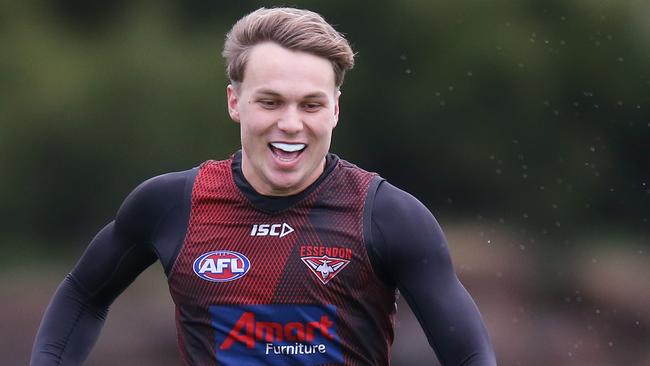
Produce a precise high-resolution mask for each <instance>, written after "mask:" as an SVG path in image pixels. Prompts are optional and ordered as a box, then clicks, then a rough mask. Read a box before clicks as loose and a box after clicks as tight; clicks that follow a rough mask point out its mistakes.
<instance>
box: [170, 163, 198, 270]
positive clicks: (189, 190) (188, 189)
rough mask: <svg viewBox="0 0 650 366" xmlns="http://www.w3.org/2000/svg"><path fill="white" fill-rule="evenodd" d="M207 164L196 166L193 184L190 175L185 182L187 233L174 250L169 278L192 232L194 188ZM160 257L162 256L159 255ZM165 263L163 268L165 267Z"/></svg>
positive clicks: (184, 200) (184, 198)
mask: <svg viewBox="0 0 650 366" xmlns="http://www.w3.org/2000/svg"><path fill="white" fill-rule="evenodd" d="M206 164H207V162H203V163H202V164H201V165H200V166H199V167H197V168H196V173H195V174H193V175H192V179H193V181H192V184H189V177H186V178H185V179H186V181H185V184H184V185H183V202H184V203H186V204H187V205H188V206H189V207H188V215H187V228H186V229H185V235H184V236H183V240H182V241H181V244H180V245H179V246H178V248H177V250H175V251H174V254H173V257H174V260H173V262H172V263H171V264H170V267H169V272H168V273H167V280H168V281H169V279H171V277H172V275H173V273H174V270H175V269H176V263H177V262H178V256H179V254H180V253H181V251H182V250H183V247H184V246H185V242H186V240H187V236H188V235H189V233H190V224H191V223H192V216H193V213H192V207H193V206H194V202H193V201H192V198H193V194H194V188H195V187H196V185H197V184H198V179H199V176H200V174H201V171H202V169H203V167H204V166H205V165H206ZM159 258H160V257H159ZM164 267H165V266H164V265H163V269H164Z"/></svg>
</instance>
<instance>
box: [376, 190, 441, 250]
mask: <svg viewBox="0 0 650 366" xmlns="http://www.w3.org/2000/svg"><path fill="white" fill-rule="evenodd" d="M372 222H373V224H375V225H377V227H378V229H379V230H381V231H382V233H383V235H384V236H385V239H387V240H389V239H394V240H398V239H399V240H400V241H401V240H404V239H405V238H415V237H418V236H426V237H427V238H429V239H430V240H434V241H435V242H438V243H443V242H445V238H444V235H443V233H442V229H441V228H440V225H439V224H438V221H437V220H436V218H435V217H434V216H433V214H432V213H431V211H430V210H429V209H428V208H427V207H426V206H425V205H424V204H423V203H422V202H420V200H418V199H417V198H415V197H414V196H413V195H412V194H410V193H408V192H406V191H404V190H402V189H399V188H397V187H395V186H394V185H392V184H390V183H388V182H387V181H382V182H381V183H380V184H379V187H378V188H377V192H376V194H375V199H374V204H373V209H372Z"/></svg>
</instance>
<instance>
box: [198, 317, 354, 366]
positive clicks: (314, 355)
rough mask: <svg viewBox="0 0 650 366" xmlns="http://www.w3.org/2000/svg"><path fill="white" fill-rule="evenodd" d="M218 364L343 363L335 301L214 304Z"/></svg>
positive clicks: (213, 319)
mask: <svg viewBox="0 0 650 366" xmlns="http://www.w3.org/2000/svg"><path fill="white" fill-rule="evenodd" d="M210 313H211V314H212V323H213V326H214V329H215V336H216V347H217V349H216V352H215V353H216V356H217V362H218V363H219V364H224V365H230V364H237V365H289V364H290V365H294V364H300V365H320V364H340V363H343V354H342V353H341V346H340V343H339V342H340V340H339V337H338V335H337V333H336V324H335V322H336V307H335V306H334V305H325V306H315V305H242V306H221V305H217V306H211V307H210Z"/></svg>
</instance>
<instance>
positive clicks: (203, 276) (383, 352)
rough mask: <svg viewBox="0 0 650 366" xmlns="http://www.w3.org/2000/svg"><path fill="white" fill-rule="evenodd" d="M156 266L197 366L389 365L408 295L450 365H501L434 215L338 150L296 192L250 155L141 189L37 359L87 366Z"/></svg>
mask: <svg viewBox="0 0 650 366" xmlns="http://www.w3.org/2000/svg"><path fill="white" fill-rule="evenodd" d="M156 260H158V261H160V263H161V264H162V265H163V268H164V270H165V274H166V275H167V277H168V283H169V289H170V292H171V294H172V298H173V300H174V302H175V303H176V318H177V324H178V340H179V346H180V353H181V357H182V359H183V360H184V361H185V363H186V364H188V365H387V364H388V363H389V360H390V352H389V351H390V348H389V347H390V344H391V343H392V340H393V324H392V320H393V316H394V313H395V304H394V302H395V291H396V289H398V290H399V292H400V293H401V295H402V296H404V298H405V299H406V301H407V302H408V304H409V306H410V307H411V309H412V310H413V313H414V314H415V316H416V317H417V319H418V321H419V322H420V325H421V326H422V329H423V330H424V333H425V334H426V336H427V338H428V340H429V344H430V345H431V347H432V348H433V349H434V351H435V352H436V355H437V356H438V359H439V360H440V362H441V363H442V364H443V365H460V364H462V365H472V366H476V365H481V366H482V365H489V366H492V365H495V364H496V361H495V357H494V352H493V351H492V346H491V344H490V341H489V338H488V335H487V332H486V330H485V327H484V325H483V322H482V319H481V317H480V314H479V312H478V310H477V308H476V306H475V304H474V302H473V301H472V298H471V297H470V296H469V294H468V293H467V291H466V290H465V288H464V287H463V286H462V285H461V284H460V282H459V281H458V278H457V277H456V275H455V273H454V271H453V267H452V265H451V260H450V257H449V251H448V248H447V243H446V240H445V238H444V235H443V233H442V230H441V229H440V226H439V225H438V223H437V222H436V220H435V218H434V217H433V216H432V215H431V213H430V212H429V210H428V209H427V208H426V207H425V206H424V205H422V204H421V203H420V202H419V201H418V200H417V199H415V198H414V197H413V196H411V195H409V194H408V193H406V192H404V191H402V190H400V189H398V188H396V187H394V186H392V185H391V184H389V183H388V182H386V181H384V180H383V179H381V178H380V177H378V176H377V175H375V174H372V173H368V172H365V171H363V170H361V169H359V168H357V167H356V166H354V165H352V164H350V163H347V162H345V161H343V160H340V159H339V158H338V157H336V155H333V154H329V155H328V156H327V163H326V167H325V171H324V172H323V174H322V175H321V176H320V177H319V178H318V179H317V181H316V182H314V183H313V184H311V185H310V186H309V187H308V188H307V189H305V190H304V191H302V192H300V193H298V194H296V195H293V196H287V197H270V196H263V195H260V194H258V193H257V192H255V190H254V189H253V188H252V187H251V185H250V184H249V183H248V182H247V181H246V179H245V177H244V175H243V173H242V170H241V153H236V154H234V155H233V157H232V158H231V159H228V160H225V161H220V162H216V161H209V162H206V163H204V164H202V165H201V166H200V167H198V168H194V169H191V170H186V171H182V172H175V173H168V174H164V175H161V176H158V177H155V178H152V179H150V180H148V181H146V182H144V183H142V184H141V185H140V186H138V187H137V188H136V189H135V190H134V191H133V192H131V194H130V195H129V196H128V197H127V198H126V200H125V201H124V202H123V204H122V206H121V207H120V209H119V211H118V212H117V215H116V217H115V220H114V221H112V222H110V223H109V224H108V225H106V226H105V227H104V228H103V229H102V230H101V231H100V232H99V233H98V234H97V236H96V237H95V238H94V239H93V240H92V242H91V243H90V245H89V246H88V248H87V249H86V251H85V253H84V254H83V256H82V257H81V259H80V260H79V262H78V263H77V265H76V266H75V268H74V269H73V270H72V272H71V273H70V274H69V275H68V276H66V278H65V279H64V281H63V282H62V283H61V285H60V286H59V289H58V290H57V292H56V294H55V295H54V297H53V298H52V301H51V302H50V305H49V307H48V309H47V311H46V314H45V316H44V318H43V321H42V323H41V326H40V328H39V331H38V334H37V336H36V340H35V342H34V348H33V351H32V359H31V365H33V366H41V365H58V366H60V365H79V364H81V363H82V362H83V361H84V360H85V358H86V357H87V356H88V354H89V352H90V350H91V348H92V346H93V344H94V342H95V340H96V339H97V336H98V334H99V332H100V330H101V328H102V324H103V322H104V319H105V317H106V314H107V312H108V308H109V305H110V304H111V303H112V301H113V300H114V299H115V298H116V297H117V296H118V295H119V294H120V293H121V292H122V291H123V290H124V289H125V288H126V287H128V286H129V284H130V283H131V282H132V281H133V280H135V278H136V277H137V276H138V275H139V274H140V273H141V272H142V271H143V270H144V269H146V268H147V267H148V266H150V265H151V264H152V263H154V262H155V261H156Z"/></svg>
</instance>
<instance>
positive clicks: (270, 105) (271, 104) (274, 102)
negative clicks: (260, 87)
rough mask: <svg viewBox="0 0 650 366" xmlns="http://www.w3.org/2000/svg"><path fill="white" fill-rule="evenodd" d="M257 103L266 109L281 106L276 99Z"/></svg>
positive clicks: (261, 100) (262, 100)
mask: <svg viewBox="0 0 650 366" xmlns="http://www.w3.org/2000/svg"><path fill="white" fill-rule="evenodd" d="M257 103H258V104H259V105H261V106H262V107H263V108H266V109H275V108H277V107H279V106H280V102H279V101H277V100H275V99H260V100H258V101H257Z"/></svg>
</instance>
